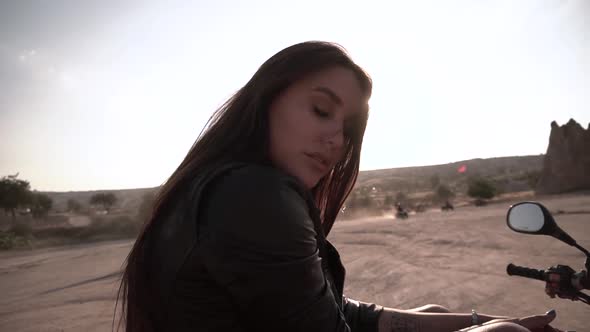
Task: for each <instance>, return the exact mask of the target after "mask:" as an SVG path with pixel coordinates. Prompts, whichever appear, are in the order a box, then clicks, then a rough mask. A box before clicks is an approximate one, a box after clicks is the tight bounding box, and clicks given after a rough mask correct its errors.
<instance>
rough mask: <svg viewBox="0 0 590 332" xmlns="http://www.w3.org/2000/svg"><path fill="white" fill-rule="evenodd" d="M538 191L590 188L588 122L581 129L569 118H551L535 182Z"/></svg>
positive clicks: (558, 191)
mask: <svg viewBox="0 0 590 332" xmlns="http://www.w3.org/2000/svg"><path fill="white" fill-rule="evenodd" d="M535 189H536V192H537V193H538V194H558V193H563V192H568V191H576V190H587V189H590V124H588V129H584V128H583V127H582V126H581V125H580V124H578V123H577V122H576V121H574V120H573V119H570V121H569V122H568V123H567V124H565V125H563V126H559V125H558V124H557V123H556V122H555V121H553V122H551V135H550V136H549V147H548V148H547V154H546V155H545V160H544V161H543V171H542V172H541V177H540V179H539V182H538V183H537V186H536V188H535Z"/></svg>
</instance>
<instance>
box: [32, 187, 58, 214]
mask: <svg viewBox="0 0 590 332" xmlns="http://www.w3.org/2000/svg"><path fill="white" fill-rule="evenodd" d="M52 206H53V200H52V199H51V198H50V197H49V196H47V195H45V194H41V193H33V194H32V196H31V212H32V214H33V218H42V217H45V216H47V214H48V213H49V211H50V210H51V207H52Z"/></svg>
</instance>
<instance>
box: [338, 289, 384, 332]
mask: <svg viewBox="0 0 590 332" xmlns="http://www.w3.org/2000/svg"><path fill="white" fill-rule="evenodd" d="M343 302H344V306H343V311H344V317H345V318H346V322H347V323H348V325H349V326H350V328H351V330H352V331H353V332H354V331H363V332H373V331H375V332H376V331H377V328H378V321H379V314H380V313H381V311H383V307H382V306H380V305H376V304H373V303H365V302H361V301H356V300H353V299H349V298H347V297H346V296H343Z"/></svg>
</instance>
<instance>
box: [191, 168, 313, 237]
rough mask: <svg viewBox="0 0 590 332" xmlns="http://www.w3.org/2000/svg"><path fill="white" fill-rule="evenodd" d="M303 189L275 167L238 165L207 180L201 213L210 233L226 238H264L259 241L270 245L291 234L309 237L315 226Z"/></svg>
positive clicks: (311, 235) (294, 180)
mask: <svg viewBox="0 0 590 332" xmlns="http://www.w3.org/2000/svg"><path fill="white" fill-rule="evenodd" d="M303 190H304V189H303V188H302V187H301V186H300V184H299V183H298V182H297V180H296V179H294V178H292V177H290V176H288V175H286V174H284V173H282V172H281V171H279V170H277V169H276V168H273V167H269V166H264V165H253V164H246V165H241V166H240V167H235V168H233V169H231V170H229V171H227V172H225V173H224V174H223V175H221V176H219V177H217V178H216V179H214V180H213V181H212V182H211V184H210V187H209V188H208V190H207V194H206V197H205V202H206V204H205V209H204V210H205V213H204V215H203V216H204V217H205V218H206V219H207V220H208V222H207V224H209V225H210V229H211V231H212V232H213V233H217V234H218V235H221V234H225V235H226V238H234V239H235V237H237V236H239V237H241V238H248V239H249V240H254V239H259V240H262V239H263V238H265V240H264V241H262V242H266V243H268V244H271V243H270V242H272V244H273V246H274V245H281V243H280V241H281V240H288V239H293V238H299V239H309V240H310V241H311V240H312V239H314V238H315V227H314V222H313V220H312V218H311V216H310V207H311V205H310V202H309V201H308V200H306V197H305V195H306V193H305V192H304V191H303ZM228 233H231V234H232V235H231V236H227V235H229V234H228ZM269 235H272V237H269ZM275 242H276V243H275Z"/></svg>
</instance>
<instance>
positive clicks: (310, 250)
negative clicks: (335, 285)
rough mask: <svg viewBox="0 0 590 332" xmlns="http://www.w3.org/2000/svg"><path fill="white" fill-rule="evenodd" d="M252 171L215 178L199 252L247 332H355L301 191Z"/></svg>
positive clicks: (269, 173)
mask: <svg viewBox="0 0 590 332" xmlns="http://www.w3.org/2000/svg"><path fill="white" fill-rule="evenodd" d="M287 179H290V178H288V177H285V176H281V174H280V173H278V171H276V170H274V169H270V168H266V167H261V166H248V167H244V168H241V169H238V170H235V171H232V172H231V173H229V174H228V175H226V176H224V177H222V178H221V179H218V180H215V181H214V183H212V185H211V188H210V189H209V190H208V195H207V199H206V201H205V202H206V204H205V206H204V209H203V210H202V211H203V212H202V214H201V216H202V219H201V220H200V223H201V222H203V223H204V225H205V226H204V229H203V230H201V231H200V232H201V236H200V240H199V247H198V248H199V251H200V252H201V255H202V256H201V257H202V259H203V262H204V263H205V266H206V268H207V270H208V272H209V273H210V274H211V275H212V277H213V278H214V279H215V281H216V282H217V283H219V284H220V285H222V286H223V287H224V288H225V289H226V290H227V292H228V296H229V297H230V298H231V300H232V302H233V303H234V305H235V308H236V311H237V312H238V316H239V319H240V320H241V321H242V322H243V324H244V326H245V327H246V330H252V331H350V328H349V326H348V325H347V323H346V319H345V317H344V314H343V312H342V311H341V310H340V308H339V306H338V304H337V302H336V299H335V296H334V294H333V293H332V291H331V287H330V286H329V284H328V283H329V281H328V280H327V278H325V276H324V273H323V269H322V266H321V258H320V257H319V252H318V246H317V243H316V233H315V230H314V225H313V221H312V219H311V218H310V216H309V211H308V206H307V204H306V202H305V200H304V198H303V197H302V196H301V194H300V193H299V192H298V189H297V188H298V187H297V186H296V185H295V184H294V183H293V182H292V181H288V180H287Z"/></svg>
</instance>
